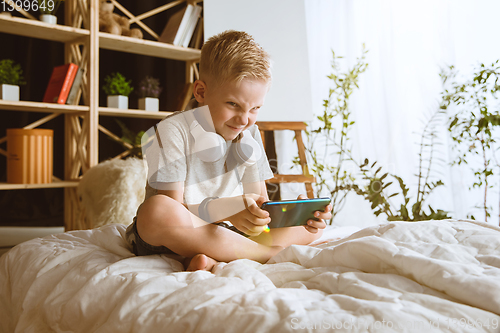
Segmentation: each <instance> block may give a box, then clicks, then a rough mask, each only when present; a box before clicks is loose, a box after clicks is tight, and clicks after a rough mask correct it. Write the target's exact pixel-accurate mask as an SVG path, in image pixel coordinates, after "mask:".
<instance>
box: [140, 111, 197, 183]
mask: <svg viewBox="0 0 500 333" xmlns="http://www.w3.org/2000/svg"><path fill="white" fill-rule="evenodd" d="M177 121H178V119H175V120H174V119H170V117H169V118H166V119H164V120H162V121H161V122H160V123H158V124H157V126H156V128H155V127H152V128H150V129H149V130H148V131H147V132H146V135H145V136H143V152H144V155H145V158H146V161H147V164H148V183H149V186H151V187H152V188H155V189H161V190H168V189H171V188H170V187H169V184H170V183H177V182H184V181H185V180H186V172H187V167H186V142H187V138H186V133H185V132H184V131H183V130H182V128H181V126H179V124H178V123H177ZM172 189H174V188H172Z"/></svg>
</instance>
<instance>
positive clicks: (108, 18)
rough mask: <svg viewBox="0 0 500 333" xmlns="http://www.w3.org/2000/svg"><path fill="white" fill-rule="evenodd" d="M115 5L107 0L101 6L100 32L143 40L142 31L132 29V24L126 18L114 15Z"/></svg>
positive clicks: (102, 1) (101, 2)
mask: <svg viewBox="0 0 500 333" xmlns="http://www.w3.org/2000/svg"><path fill="white" fill-rule="evenodd" d="M114 9H115V5H114V4H113V3H112V2H110V1H106V0H101V1H100V4H99V31H102V32H108V33H110V34H114V35H122V36H128V37H135V38H142V37H143V35H142V31H141V30H140V29H137V28H133V29H130V23H129V21H128V19H127V18H126V17H123V16H120V15H118V14H115V13H113V10H114Z"/></svg>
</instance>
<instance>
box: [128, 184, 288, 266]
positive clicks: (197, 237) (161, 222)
mask: <svg viewBox="0 0 500 333" xmlns="http://www.w3.org/2000/svg"><path fill="white" fill-rule="evenodd" d="M137 231H138V233H139V235H140V237H141V238H142V240H144V241H145V242H146V243H149V244H151V245H153V246H161V245H163V246H165V247H167V248H168V249H170V250H172V251H173V252H175V253H177V254H179V255H181V256H184V257H187V260H186V261H185V262H184V267H185V268H186V269H188V270H198V269H205V270H211V269H212V267H213V266H214V265H215V264H216V263H217V261H225V262H229V261H232V260H235V259H241V258H246V259H251V260H255V261H258V262H261V263H265V262H266V261H268V260H269V259H270V258H271V257H272V256H273V255H275V254H277V253H278V252H279V251H281V250H282V249H283V246H280V245H275V244H273V243H274V242H269V245H263V244H259V243H257V242H255V241H253V240H250V239H248V238H246V237H244V236H242V235H240V234H238V233H236V232H234V231H231V230H229V229H227V228H224V227H219V226H217V225H215V224H210V223H207V222H205V221H203V220H202V219H200V218H199V217H198V216H196V215H194V214H193V213H191V212H190V211H189V210H188V209H187V208H186V207H185V206H184V205H182V204H181V203H180V202H178V201H176V200H174V199H172V198H170V197H169V196H166V195H161V194H159V195H155V196H152V197H151V198H149V199H148V200H146V201H145V202H144V204H143V205H142V206H141V209H140V210H139V213H138V215H137ZM189 260H190V262H189V263H188V262H187V261H189Z"/></svg>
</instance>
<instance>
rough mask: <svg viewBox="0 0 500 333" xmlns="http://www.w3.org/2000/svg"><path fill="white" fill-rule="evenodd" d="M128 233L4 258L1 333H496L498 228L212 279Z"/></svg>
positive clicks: (376, 241) (23, 249) (390, 237)
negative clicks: (144, 250) (145, 250)
mask: <svg viewBox="0 0 500 333" xmlns="http://www.w3.org/2000/svg"><path fill="white" fill-rule="evenodd" d="M124 232H125V227H124V226H122V225H108V226H104V227H102V228H100V229H94V230H86V231H74V232H69V233H64V234H59V235H54V236H49V237H45V238H41V239H40V238H39V239H34V240H31V241H28V242H25V243H22V244H20V245H18V246H16V247H15V248H13V249H12V250H11V251H9V252H8V253H7V254H5V255H4V256H2V257H1V258H0V316H1V318H0V319H1V320H0V332H37V333H38V332H84V333H88V332H148V333H149V332H295V331H309V332H332V331H335V332H499V331H500V316H499V314H500V228H496V227H493V226H491V225H488V224H484V223H477V222H472V221H432V222H419V223H407V222H392V223H387V224H383V225H380V226H374V227H369V228H366V229H363V230H360V231H358V232H356V233H354V234H353V235H351V236H349V237H347V238H343V239H340V240H337V241H331V242H328V243H324V244H320V245H317V246H316V247H311V246H291V247H289V248H287V249H285V250H283V251H282V252H281V253H279V254H278V255H276V256H275V257H273V258H272V259H271V261H270V262H269V263H268V264H265V265H262V264H259V263H256V262H254V261H250V260H236V261H233V262H231V263H228V264H226V263H221V264H219V265H218V266H217V267H216V268H215V269H214V272H213V273H211V272H203V271H198V272H183V271H182V266H181V264H180V263H179V262H177V261H174V260H172V259H169V258H166V257H164V256H158V255H156V256H148V257H135V256H134V255H133V254H132V253H131V252H130V250H129V248H128V247H127V244H126V243H125V241H124ZM480 326H481V327H480Z"/></svg>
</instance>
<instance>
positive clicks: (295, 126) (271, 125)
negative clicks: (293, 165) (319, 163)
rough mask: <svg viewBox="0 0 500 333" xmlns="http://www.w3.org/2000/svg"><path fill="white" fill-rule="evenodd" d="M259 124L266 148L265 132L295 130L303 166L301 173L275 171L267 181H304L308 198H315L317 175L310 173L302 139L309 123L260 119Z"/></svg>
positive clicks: (275, 182)
mask: <svg viewBox="0 0 500 333" xmlns="http://www.w3.org/2000/svg"><path fill="white" fill-rule="evenodd" d="M257 126H259V131H260V135H261V137H262V143H263V144H264V149H267V148H266V140H265V132H267V131H281V130H291V131H294V132H295V141H297V149H298V152H299V160H300V166H301V167H302V174H301V175H286V174H278V173H275V174H274V177H273V178H271V179H269V180H267V181H266V182H267V183H271V184H280V183H304V184H305V186H306V192H307V197H308V198H314V192H313V188H312V183H314V182H316V177H314V176H313V175H311V174H310V173H309V169H308V167H307V160H306V152H305V146H304V141H303V140H302V131H304V130H306V127H307V125H306V124H305V123H304V122H301V121H296V122H295V121H294V122H292V121H290V122H281V121H258V122H257Z"/></svg>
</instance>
